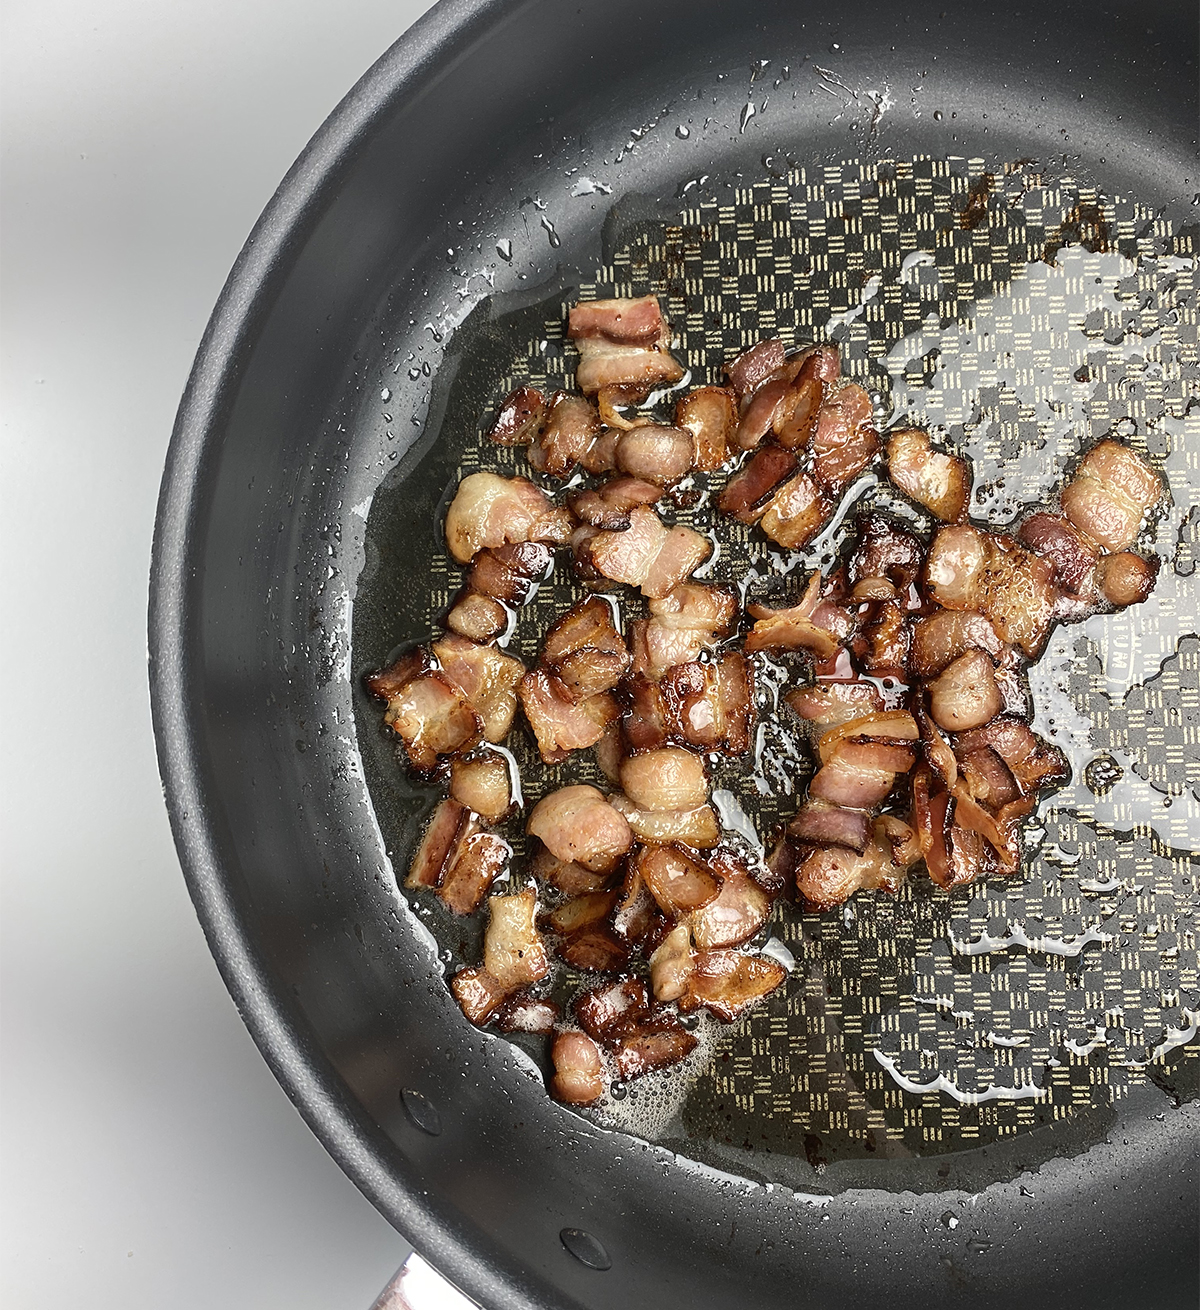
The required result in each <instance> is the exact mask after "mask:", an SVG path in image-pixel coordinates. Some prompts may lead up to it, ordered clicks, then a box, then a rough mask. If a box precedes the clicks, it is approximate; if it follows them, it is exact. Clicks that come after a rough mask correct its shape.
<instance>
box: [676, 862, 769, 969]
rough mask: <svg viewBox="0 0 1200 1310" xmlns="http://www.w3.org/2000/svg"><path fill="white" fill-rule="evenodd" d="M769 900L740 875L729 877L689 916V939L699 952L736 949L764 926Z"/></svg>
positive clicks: (758, 888) (747, 877) (767, 916)
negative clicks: (690, 927) (690, 937)
mask: <svg viewBox="0 0 1200 1310" xmlns="http://www.w3.org/2000/svg"><path fill="white" fill-rule="evenodd" d="M770 914H771V898H770V897H769V896H768V895H767V893H766V892H765V891H763V889H762V888H761V887H760V886H759V885H758V883H756V882H755V881H754V879H753V878H751V877H750V876H749V875H748V874H746V873H743V872H740V871H739V872H736V873H732V874H730V876H729V877H727V878H726V879H725V881H724V882H722V884H721V890H720V892H718V894H717V896H716V899H715V900H712V901H709V903H708V904H707V905H705V906H703V907H702V908H701V909H699V910H696V911H695V913H694V914H693V915H692V938H693V940H694V941H695V943H696V947H697V949H698V950H701V951H711V950H716V949H717V948H719V947H726V946H740V945H741V944H742V943H743V942H747V941H749V940H750V938H751V937H753V936H754V934H755V933H756V932H758V930H759V929H760V928H761V927H762V926H763V924H764V923H766V921H767V919H768V918H769V917H770Z"/></svg>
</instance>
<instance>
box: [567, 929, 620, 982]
mask: <svg viewBox="0 0 1200 1310" xmlns="http://www.w3.org/2000/svg"><path fill="white" fill-rule="evenodd" d="M558 954H559V956H560V957H561V959H562V960H564V961H565V962H566V963H567V964H569V965H570V966H571V967H572V968H573V969H591V970H594V971H595V972H597V973H615V972H617V970H619V969H623V968H625V966H626V965H627V964H628V963H629V946H628V945H627V944H626V943H625V942H623V941H621V939H620V938H619V937H617V935H616V934H615V933H614V932H613V930H612V929H611V928H609V927H608V926H606V925H605V924H597V925H595V926H594V927H591V928H584V929H583V931H582V932H576V933H572V934H571V936H570V937H568V938H567V939H566V941H564V942H563V943H562V944H561V945H560V946H559V948H558Z"/></svg>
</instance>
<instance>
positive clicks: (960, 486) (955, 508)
mask: <svg viewBox="0 0 1200 1310" xmlns="http://www.w3.org/2000/svg"><path fill="white" fill-rule="evenodd" d="M887 470H888V477H889V478H890V479H891V480H892V483H893V484H894V485H895V486H897V487H899V489H900V490H901V491H902V492H904V494H905V495H906V496H908V497H910V498H911V499H912V500H915V501H916V502H917V504H918V505H924V507H925V508H926V509H927V510H929V512H930V513H931V514H933V515H934V516H935V517H937V518H939V519H941V520H942V522H943V523H955V522H957V521H958V520H959V519H960V518H962V516H963V512H964V511H965V510H966V508H967V502H968V501H969V500H970V499H971V470H970V468H969V466H968V465H967V462H966V460H965V459H960V458H959V457H958V456H957V455H947V454H945V453H943V452H942V451H940V450H935V449H934V448H933V446H932V445H931V444H930V441H929V434H928V433H927V432H924V431H922V430H921V429H920V428H901V429H898V430H896V431H893V432H891V433H890V434H889V435H888V443H887Z"/></svg>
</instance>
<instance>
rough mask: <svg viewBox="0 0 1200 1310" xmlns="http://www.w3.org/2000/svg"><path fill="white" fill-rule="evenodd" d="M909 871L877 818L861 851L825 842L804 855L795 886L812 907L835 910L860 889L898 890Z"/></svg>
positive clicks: (797, 872) (810, 907) (813, 908)
mask: <svg viewBox="0 0 1200 1310" xmlns="http://www.w3.org/2000/svg"><path fill="white" fill-rule="evenodd" d="M907 871H908V870H907V866H905V865H904V864H902V863H899V862H898V861H897V859H896V850H895V848H894V846H893V845H892V843H891V842H890V841H889V840H888V839H887V837H886V833H885V832H881V831H880V830H879V827H878V820H876V829H875V831H874V833H873V835H872V838H871V841H870V842H869V843H868V845H867V849H866V850H865V851H864V852H863V853H862V854H861V855H859V854H857V853H856V852H854V851H852V850H848V849H846V848H845V847H842V846H825V847H822V848H820V849H818V850H814V851H812V852H810V853H809V854H808V855H807V856H805V858H804V860H803V862H802V863H801V865H800V867H799V869H798V870H797V871H796V890H797V891H798V892H799V894H800V895H801V896H802V897H803V898H804V901H805V903H806V904H807V905H808V907H809V909H812V910H832V909H833V908H834V907H835V906H838V905H841V904H842V903H843V902H844V901H846V900H847V899H848V898H849V897H851V896H852V895H853V894H854V893H855V892H857V891H863V890H868V891H871V890H882V891H888V892H894V891H896V890H897V889H898V888H899V886H900V884H901V882H902V881H903V880H904V876H905V874H906V873H907Z"/></svg>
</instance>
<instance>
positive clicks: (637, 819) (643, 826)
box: [612, 794, 721, 850]
mask: <svg viewBox="0 0 1200 1310" xmlns="http://www.w3.org/2000/svg"><path fill="white" fill-rule="evenodd" d="M612 806H613V808H614V809H615V810H619V811H620V812H621V814H623V815H624V816H625V819H626V821H627V822H628V824H629V827H630V828H631V829H632V831H633V835H634V836H635V837H636V838H637V839H638V841H640V842H646V843H647V844H662V843H666V842H679V843H680V844H682V845H684V846H692V847H694V848H695V849H697V850H711V849H712V847H714V846H715V845H716V844H717V843H718V842H719V841H720V840H721V830H720V828H719V827H718V826H717V816H716V814H715V813H714V812H713V808H712V806H711V805H701V806H700V807H699V808H698V809H695V810H642V809H639V808H638V807H637V806H636V805H635V804H634V803H633V802H632V801H631V800H629V798H628V797H626V796H622V795H620V794H618V795H616V796H614V797H612Z"/></svg>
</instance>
